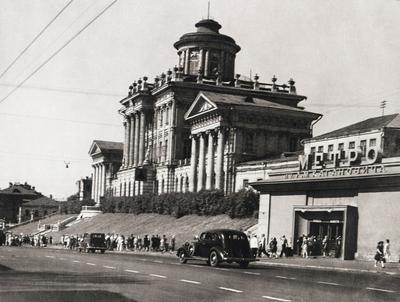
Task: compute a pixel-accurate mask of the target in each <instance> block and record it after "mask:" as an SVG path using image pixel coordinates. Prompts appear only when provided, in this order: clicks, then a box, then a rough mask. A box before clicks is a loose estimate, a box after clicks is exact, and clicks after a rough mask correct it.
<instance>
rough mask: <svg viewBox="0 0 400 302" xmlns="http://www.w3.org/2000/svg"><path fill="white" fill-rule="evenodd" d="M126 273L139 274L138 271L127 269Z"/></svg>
mask: <svg viewBox="0 0 400 302" xmlns="http://www.w3.org/2000/svg"><path fill="white" fill-rule="evenodd" d="M125 272H128V273H135V274H139V272H138V271H133V270H131V269H126V270H125Z"/></svg>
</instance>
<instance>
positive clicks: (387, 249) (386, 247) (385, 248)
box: [383, 239, 390, 262]
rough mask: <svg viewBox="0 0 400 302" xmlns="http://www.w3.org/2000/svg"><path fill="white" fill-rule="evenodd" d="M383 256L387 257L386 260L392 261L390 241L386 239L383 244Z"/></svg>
mask: <svg viewBox="0 0 400 302" xmlns="http://www.w3.org/2000/svg"><path fill="white" fill-rule="evenodd" d="M383 256H384V257H385V260H386V262H390V241H389V239H386V242H385V243H384V245H383Z"/></svg>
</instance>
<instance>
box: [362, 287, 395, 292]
mask: <svg viewBox="0 0 400 302" xmlns="http://www.w3.org/2000/svg"><path fill="white" fill-rule="evenodd" d="M367 289H369V290H375V291H378V292H385V293H395V291H394V290H390V289H383V288H375V287H367Z"/></svg>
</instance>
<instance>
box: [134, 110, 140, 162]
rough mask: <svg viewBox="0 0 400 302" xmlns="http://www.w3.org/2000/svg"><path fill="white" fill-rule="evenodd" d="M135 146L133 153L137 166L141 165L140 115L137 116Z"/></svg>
mask: <svg viewBox="0 0 400 302" xmlns="http://www.w3.org/2000/svg"><path fill="white" fill-rule="evenodd" d="M135 125H136V127H135V146H134V151H133V158H134V160H133V162H134V165H135V166H138V165H139V136H140V134H139V133H140V132H139V131H140V115H139V114H135Z"/></svg>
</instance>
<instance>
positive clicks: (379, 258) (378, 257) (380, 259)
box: [374, 241, 385, 268]
mask: <svg viewBox="0 0 400 302" xmlns="http://www.w3.org/2000/svg"><path fill="white" fill-rule="evenodd" d="M384 256H385V254H384V252H383V241H379V242H378V246H377V247H376V254H375V257H374V259H375V265H374V266H375V267H377V266H378V263H381V266H382V268H384V267H385V257H384Z"/></svg>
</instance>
